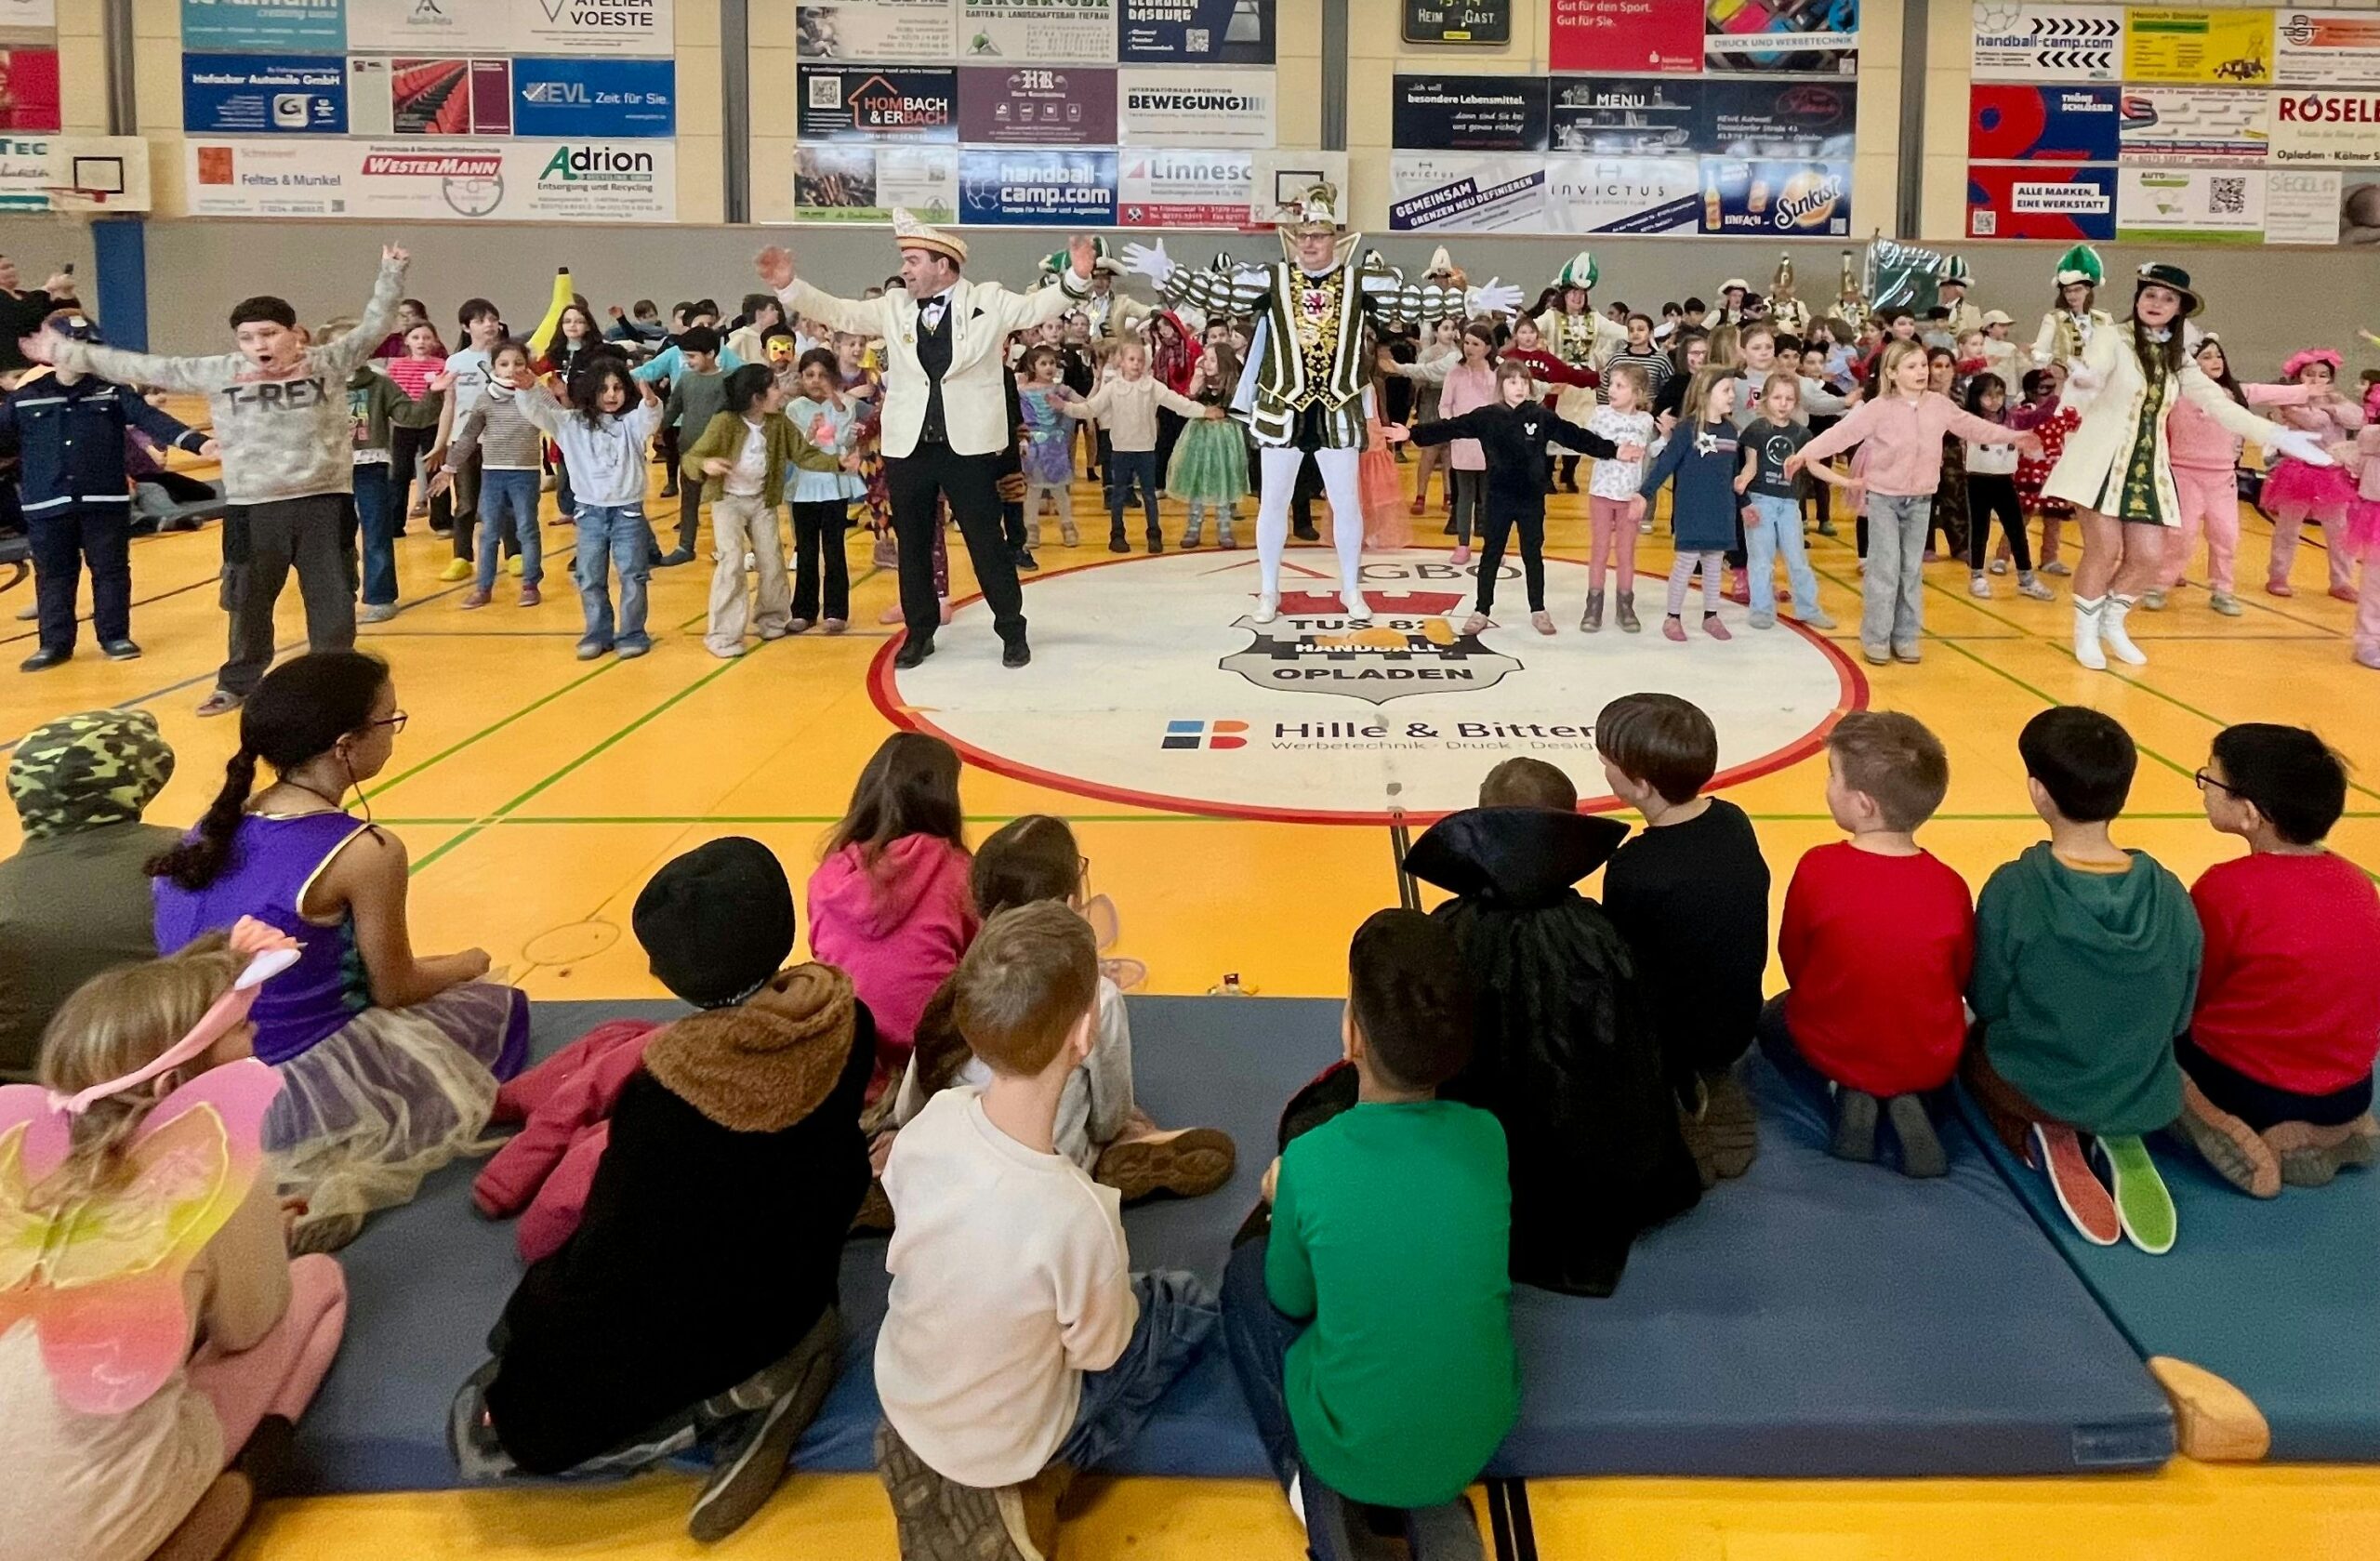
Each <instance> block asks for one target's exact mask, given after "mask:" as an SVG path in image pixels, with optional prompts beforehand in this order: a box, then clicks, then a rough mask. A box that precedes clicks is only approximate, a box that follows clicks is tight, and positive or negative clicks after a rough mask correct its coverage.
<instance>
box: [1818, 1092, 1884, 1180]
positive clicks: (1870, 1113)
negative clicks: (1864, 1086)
mask: <svg viewBox="0 0 2380 1561" xmlns="http://www.w3.org/2000/svg"><path fill="white" fill-rule="evenodd" d="M1876 1114H1877V1102H1876V1097H1875V1096H1873V1095H1871V1094H1870V1093H1869V1092H1868V1091H1865V1090H1854V1089H1849V1088H1846V1087H1840V1086H1838V1087H1837V1088H1836V1090H1835V1091H1834V1137H1833V1138H1832V1139H1831V1140H1830V1141H1829V1142H1828V1144H1827V1153H1829V1154H1831V1155H1832V1156H1833V1157H1834V1158H1836V1159H1839V1160H1858V1161H1861V1162H1863V1163H1864V1162H1870V1161H1872V1160H1874V1159H1875V1158H1876Z"/></svg>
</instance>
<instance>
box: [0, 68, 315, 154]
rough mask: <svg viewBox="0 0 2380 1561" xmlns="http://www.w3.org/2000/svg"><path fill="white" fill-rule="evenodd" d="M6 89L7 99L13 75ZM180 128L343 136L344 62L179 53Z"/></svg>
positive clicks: (13, 86)
mask: <svg viewBox="0 0 2380 1561" xmlns="http://www.w3.org/2000/svg"><path fill="white" fill-rule="evenodd" d="M8 86H9V91H10V95H11V96H13V95H14V93H15V89H16V81H15V73H13V72H11V73H10V79H9V82H8ZM182 128H183V129H185V130H192V131H196V132H199V133H201V134H205V135H212V136H262V135H284V136H285V135H299V136H344V135H346V134H347V64H346V61H344V60H339V59H338V58H337V57H336V56H334V55H326V54H311V55H309V54H185V55H183V56H182Z"/></svg>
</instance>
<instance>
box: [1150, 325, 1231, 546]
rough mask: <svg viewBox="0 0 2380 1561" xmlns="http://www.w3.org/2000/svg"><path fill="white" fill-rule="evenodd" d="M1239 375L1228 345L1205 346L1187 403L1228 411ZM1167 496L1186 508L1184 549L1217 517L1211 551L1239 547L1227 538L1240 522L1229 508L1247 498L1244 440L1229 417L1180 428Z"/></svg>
mask: <svg viewBox="0 0 2380 1561" xmlns="http://www.w3.org/2000/svg"><path fill="white" fill-rule="evenodd" d="M1239 370H1240V364H1239V354H1238V353H1236V352H1234V351H1232V350H1231V345H1230V343H1228V342H1221V341H1215V342H1209V343H1208V344H1207V347H1206V349H1205V351H1202V352H1200V353H1199V355H1198V366H1197V371H1196V372H1195V373H1193V374H1192V376H1191V377H1190V391H1189V395H1190V399H1191V400H1192V401H1195V402H1197V403H1199V404H1200V405H1202V406H1220V407H1222V408H1223V410H1224V411H1226V412H1228V411H1230V410H1231V397H1232V391H1233V390H1235V389H1236V387H1237V386H1238V384H1239ZM1165 491H1166V492H1167V493H1169V494H1171V495H1172V496H1174V497H1176V498H1178V499H1180V500H1182V501H1183V503H1184V504H1186V505H1188V506H1189V508H1190V523H1189V526H1188V528H1187V529H1186V530H1184V531H1183V534H1182V545H1183V547H1185V548H1195V547H1197V545H1198V543H1199V541H1200V540H1201V538H1202V537H1203V536H1205V527H1206V523H1207V517H1208V515H1210V514H1212V515H1213V516H1214V517H1215V545H1216V546H1217V547H1219V548H1232V547H1236V546H1238V544H1237V543H1236V541H1234V540H1233V538H1232V534H1231V532H1232V526H1233V524H1234V523H1235V522H1236V520H1237V519H1238V517H1237V516H1236V514H1234V512H1233V506H1235V505H1236V504H1237V503H1238V502H1239V501H1240V500H1241V499H1243V498H1246V497H1247V496H1248V437H1247V434H1246V433H1245V432H1244V431H1243V430H1242V429H1241V428H1240V425H1239V424H1238V423H1236V422H1235V421H1233V420H1232V419H1231V418H1229V417H1221V418H1192V419H1191V420H1190V421H1189V422H1187V423H1185V424H1183V429H1182V433H1181V435H1180V437H1178V438H1177V439H1175V440H1174V442H1173V460H1172V463H1171V464H1170V465H1169V466H1168V467H1167V468H1166V471H1165Z"/></svg>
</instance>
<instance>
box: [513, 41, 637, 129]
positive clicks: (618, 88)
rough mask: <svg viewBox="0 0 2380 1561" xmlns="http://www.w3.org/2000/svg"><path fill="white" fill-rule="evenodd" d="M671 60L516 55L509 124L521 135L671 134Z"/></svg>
mask: <svg viewBox="0 0 2380 1561" xmlns="http://www.w3.org/2000/svg"><path fill="white" fill-rule="evenodd" d="M677 92H678V62H677V61H676V60H608V59H583V60H514V61H513V62H512V101H513V109H512V125H513V129H514V131H515V133H516V134H519V135H523V136H580V137H595V138H598V139H605V138H618V137H622V136H675V135H676V134H677V133H678V109H677V103H676V99H677Z"/></svg>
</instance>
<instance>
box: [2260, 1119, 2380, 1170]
mask: <svg viewBox="0 0 2380 1561" xmlns="http://www.w3.org/2000/svg"><path fill="white" fill-rule="evenodd" d="M2265 1143H2266V1144H2268V1145H2270V1146H2271V1148H2272V1152H2273V1153H2274V1154H2275V1155H2277V1156H2279V1157H2280V1158H2281V1180H2282V1181H2284V1182H2286V1183H2288V1184H2290V1185H2291V1186H2293V1187H2326V1186H2328V1185H2330V1184H2331V1180H2332V1178H2334V1177H2335V1176H2336V1175H2337V1174H2338V1173H2339V1171H2342V1170H2344V1169H2345V1168H2346V1167H2347V1166H2351V1165H2370V1164H2371V1163H2372V1161H2373V1151H2374V1150H2375V1148H2380V1123H2375V1122H2373V1118H2372V1113H2370V1112H2368V1111H2367V1112H2365V1113H2364V1114H2363V1115H2362V1116H2360V1117H2359V1118H2356V1119H2355V1120H2354V1121H2352V1122H2347V1123H2345V1124H2343V1125H2341V1126H2339V1127H2334V1128H2318V1127H2315V1126H2313V1125H2312V1124H2311V1123H2308V1122H2281V1123H2277V1124H2275V1125H2274V1126H2272V1127H2270V1128H2268V1129H2267V1130H2266V1131H2265Z"/></svg>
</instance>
